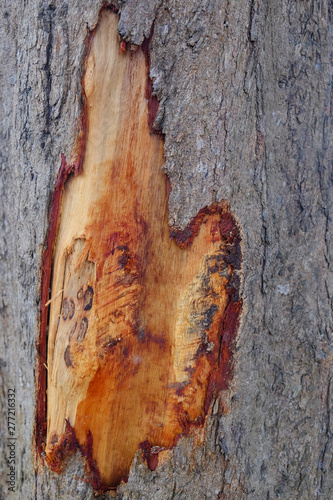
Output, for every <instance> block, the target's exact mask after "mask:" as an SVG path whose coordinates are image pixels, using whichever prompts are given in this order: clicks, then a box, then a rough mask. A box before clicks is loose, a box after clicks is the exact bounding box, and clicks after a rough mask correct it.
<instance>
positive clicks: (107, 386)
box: [36, 9, 242, 491]
mask: <svg viewBox="0 0 333 500" xmlns="http://www.w3.org/2000/svg"><path fill="white" fill-rule="evenodd" d="M116 27H117V19H116V16H115V14H114V13H111V11H110V10H109V9H104V10H103V11H102V13H101V16H100V22H99V24H98V26H97V28H96V30H95V31H94V33H93V36H92V37H91V39H90V45H89V48H88V56H87V60H86V66H85V68H86V69H85V72H86V76H85V79H84V89H85V94H84V95H85V96H86V97H84V105H85V107H84V110H85V111H84V119H83V124H84V125H83V127H82V128H83V130H84V132H82V134H81V136H80V137H81V139H80V147H81V155H80V156H79V158H80V160H78V162H77V163H76V164H75V165H74V164H73V165H71V166H68V165H67V163H66V160H65V158H64V157H63V159H62V164H61V169H60V172H59V178H58V181H57V185H56V189H55V193H54V196H53V205H52V211H51V217H50V231H49V236H48V239H47V244H46V250H45V252H44V256H43V270H42V297H41V301H42V305H41V334H40V342H39V378H38V387H39V398H38V408H37V422H36V424H37V425H36V435H37V446H38V450H39V451H40V452H42V451H44V448H45V451H46V456H47V462H48V464H49V465H50V467H51V468H52V469H53V470H54V471H60V470H61V469H62V467H63V464H64V462H65V459H66V457H67V456H68V455H69V454H70V453H72V452H73V451H75V450H76V449H80V450H81V453H82V454H83V456H84V457H85V459H86V463H87V467H88V470H89V475H90V480H91V483H92V485H93V487H94V488H95V490H96V491H106V490H108V489H112V488H115V487H116V486H117V485H118V484H119V483H120V482H121V481H122V480H124V481H126V480H127V478H128V474H129V470H130V467H131V463H132V461H133V458H134V456H135V453H136V452H137V451H138V450H141V453H142V457H143V460H144V461H145V462H146V464H147V466H148V467H149V469H150V470H155V469H156V468H157V467H158V461H159V454H160V453H161V452H162V451H164V450H170V449H172V448H173V447H174V446H175V445H176V444H177V441H178V440H179V438H180V437H181V436H184V435H187V434H188V433H189V432H196V429H198V428H200V427H202V426H203V425H204V422H205V417H206V415H207V413H208V411H209V408H210V405H211V403H212V400H213V398H215V397H217V395H218V393H219V392H220V391H221V390H224V389H226V388H227V387H228V384H229V382H230V380H231V378H232V373H233V363H232V355H233V348H234V341H235V338H236V334H237V329H238V326H239V318H240V313H241V307H242V302H241V299H240V297H239V289H240V282H239V272H240V269H241V261H242V255H241V247H240V244H241V237H240V231H239V228H238V226H237V224H236V222H235V220H234V218H233V216H232V214H231V213H230V212H229V210H228V206H227V204H226V203H219V204H214V205H211V206H210V207H204V208H203V209H202V210H200V212H199V213H198V214H197V216H196V217H195V218H194V219H193V220H192V221H191V223H190V224H189V225H188V226H187V227H186V228H185V229H184V230H182V231H180V230H177V229H175V228H169V226H168V222H167V221H168V211H167V201H168V196H169V193H170V190H171V186H170V184H169V182H168V179H167V178H166V176H164V175H163V174H162V173H161V166H162V164H163V137H162V135H161V134H159V135H158V136H157V135H156V134H155V135H154V134H152V133H151V126H152V124H153V121H154V117H155V116H156V113H157V110H158V103H157V101H156V99H155V98H154V97H153V96H152V83H151V81H150V80H149V78H147V74H149V51H148V44H149V41H146V42H145V43H144V45H143V47H142V48H139V49H138V50H136V51H135V52H134V51H132V52H131V51H130V49H129V48H128V47H126V44H124V43H122V44H121V45H120V46H119V41H118V39H117V31H116ZM115 47H116V48H115ZM104 52H105V54H104ZM110 54H111V56H110ZM108 58H109V59H108ZM112 65H114V68H115V69H114V70H113V69H112ZM110 68H111V69H110ZM110 71H111V73H108V72H110ZM112 71H113V73H112ZM110 75H111V76H110ZM112 75H113V76H112ZM118 75H121V76H118ZM111 77H112V78H111ZM118 77H119V78H120V83H119V82H118V83H117V78H118ZM147 80H148V83H147ZM117 85H118V86H117ZM110 89H112V91H111V90H110ZM117 89H118V90H119V89H121V91H119V92H118V90H117ZM117 99H118V100H117ZM147 101H148V105H147ZM104 108H105V109H104ZM119 109H120V110H121V112H118V111H119ZM110 117H113V118H112V119H113V120H114V121H115V122H114V123H115V124H114V123H113V122H112V120H111V118H110ZM110 120H111V123H110ZM86 123H87V129H88V133H87V135H86V132H85V130H86ZM82 137H84V140H82ZM84 152H85V157H84V161H83V154H84ZM81 171H82V172H81ZM72 173H73V174H75V175H77V174H79V173H81V175H78V176H77V178H75V179H73V178H71V179H70V180H69V181H68V177H69V176H70V174H72ZM71 177H72V176H71ZM77 181H79V182H80V184H79V183H78V182H77ZM84 189H86V195H83V194H82V193H83V191H84ZM63 190H64V195H63ZM60 208H61V210H60ZM60 212H62V213H61V216H60ZM72 213H76V214H77V215H76V219H75V220H76V223H75V224H72V225H70V224H71V223H69V222H68V221H70V220H71V219H70V217H69V214H72ZM56 236H57V239H56ZM51 264H52V273H53V274H52V296H51V298H52V301H51V306H50V307H51V310H50V319H49V322H48V323H47V312H46V311H47V309H46V308H45V303H46V302H47V301H48V299H49V296H48V290H49V286H50V282H51ZM47 326H48V328H49V330H48V339H49V340H48V342H49V345H48V356H47V360H46V332H47ZM46 363H47V365H48V401H47V421H48V426H47V429H46V401H45V393H46V373H45V370H44V368H43V366H44V365H45V364H46ZM45 446H46V447H45Z"/></svg>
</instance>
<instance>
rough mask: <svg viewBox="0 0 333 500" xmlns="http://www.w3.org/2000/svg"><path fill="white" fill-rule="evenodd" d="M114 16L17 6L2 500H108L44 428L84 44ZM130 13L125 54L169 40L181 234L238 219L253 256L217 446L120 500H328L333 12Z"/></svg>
mask: <svg viewBox="0 0 333 500" xmlns="http://www.w3.org/2000/svg"><path fill="white" fill-rule="evenodd" d="M103 3H104V2H103V1H100V2H96V1H93V0H87V1H86V2H84V3H82V2H78V1H74V2H68V3H67V2H63V1H60V0H54V1H51V0H45V1H42V0H30V1H25V0H23V1H18V0H10V1H9V0H4V1H3V2H2V3H1V6H0V12H1V20H2V21H1V24H0V40H1V47H2V58H1V61H2V65H1V69H0V71H1V81H2V86H1V108H0V116H1V160H2V161H1V181H0V187H1V195H0V200H1V213H2V225H1V236H2V237H1V247H0V251H1V262H2V265H1V271H0V272H1V283H2V296H1V320H2V327H1V328H2V331H1V333H2V335H1V351H0V352H1V355H0V368H1V401H2V402H1V409H2V411H1V429H2V430H1V449H0V450H1V451H0V453H1V461H0V462H1V483H0V485H1V486H0V487H1V490H0V496H1V498H11V497H12V498H27V499H30V498H31V499H33V498H38V499H44V498H50V499H52V498H54V499H55V498H63V499H66V498H68V499H69V498H71V499H89V498H91V499H92V498H94V491H93V487H92V485H91V483H90V482H89V480H88V481H87V479H86V478H87V476H86V475H85V462H84V458H83V457H82V455H81V453H80V452H79V451H77V452H76V453H75V454H74V455H72V456H71V457H70V458H69V459H68V461H67V464H66V467H65V468H64V470H63V471H62V472H61V473H60V474H57V473H54V472H52V471H51V470H50V469H49V468H48V466H47V465H46V463H45V461H44V457H43V456H40V454H39V453H38V452H37V450H36V439H35V430H34V424H35V411H36V398H37V395H38V397H40V394H39V393H38V392H36V387H37V385H38V384H37V375H38V372H37V368H36V367H37V366H38V359H37V358H38V355H37V350H38V339H39V321H40V318H39V310H40V296H41V295H40V294H41V290H40V281H41V275H42V272H43V270H42V269H41V263H42V253H43V249H44V246H45V242H46V237H47V231H48V210H49V208H50V204H51V199H52V193H53V191H54V187H55V183H56V179H57V175H58V171H59V168H60V165H61V155H62V154H64V155H65V156H66V158H67V161H68V163H70V162H71V161H74V160H73V155H74V153H75V147H74V146H75V140H76V138H77V134H78V127H79V118H80V113H81V109H82V101H81V77H82V70H83V61H84V57H85V54H86V45H85V40H87V36H88V34H89V31H90V30H91V29H93V28H94V26H95V25H96V23H97V21H98V13H99V11H100V9H101V7H102V5H103ZM114 6H115V8H116V9H118V12H119V24H118V30H119V33H120V35H121V37H122V38H123V39H124V40H125V41H126V42H129V43H130V44H134V45H141V44H142V42H143V41H144V39H145V38H148V37H149V35H150V33H151V30H152V26H154V31H153V36H152V39H151V44H150V58H151V67H150V75H151V77H152V79H153V88H154V91H155V93H156V95H157V98H158V101H159V103H160V107H159V111H158V114H157V117H156V119H155V123H154V126H155V128H156V129H159V130H161V131H162V132H163V134H164V135H165V145H164V153H165V164H164V166H163V169H164V171H165V173H166V174H167V176H168V178H169V181H170V185H171V193H170V198H169V225H170V226H172V227H175V228H177V229H178V230H182V229H184V228H185V227H186V226H187V225H188V224H189V223H190V222H191V220H193V218H194V217H195V216H196V215H197V214H198V212H199V211H200V210H201V209H202V208H203V207H209V206H211V205H212V204H214V203H218V202H221V201H223V202H224V203H227V204H228V206H229V210H230V211H231V213H232V214H233V217H234V218H235V219H236V220H237V222H238V225H239V227H240V230H241V235H242V256H243V265H242V271H241V277H242V289H241V297H242V301H243V309H242V315H241V325H240V328H239V330H238V334H237V341H236V343H235V345H234V358H233V379H232V382H231V383H230V384H229V386H228V389H225V390H223V391H221V392H220V394H219V395H218V397H217V398H216V400H215V401H214V402H213V403H212V405H211V407H210V410H209V413H208V416H207V417H206V422H205V427H204V436H205V437H204V441H203V443H198V441H197V440H196V437H195V435H193V436H191V435H189V436H184V437H183V438H181V439H180V440H179V441H178V444H177V445H176V446H175V448H174V449H173V450H172V452H171V454H170V456H169V457H168V459H167V460H166V461H165V462H164V463H163V464H161V465H160V466H158V467H157V468H156V469H155V470H154V471H150V470H149V468H148V467H147V465H146V464H145V462H144V460H143V457H142V455H141V454H140V452H139V453H137V454H136V456H135V459H134V462H133V465H132V468H131V471H130V475H129V479H128V482H127V483H122V484H121V485H120V486H119V487H118V490H117V498H119V499H141V498H149V499H150V498H154V499H159V500H162V499H163V500H166V499H188V498H191V499H202V498H208V499H214V498H216V499H217V498H225V499H232V498H235V499H242V498H244V499H245V498H246V499H258V498H260V499H261V498H265V499H271V498H285V499H302V500H303V499H309V500H310V499H311V500H312V499H314V498H323V499H329V498H331V497H332V495H333V474H332V472H333V459H332V432H333V424H332V422H333V420H332V419H333V415H332V411H333V410H332V409H333V385H332V375H333V364H332V361H333V350H332V349H333V345H332V342H333V332H332V296H333V287H332V264H331V262H332V245H331V239H330V238H331V233H332V215H331V210H332V209H331V206H332V181H333V176H332V158H333V151H332V149H333V148H332V125H333V120H332V116H333V109H332V99H333V85H332V73H333V71H332V62H333V61H332V41H333V40H332V22H333V18H332V16H333V7H332V4H331V2H329V1H328V0H323V1H322V2H315V1H314V0H305V1H303V2H292V1H289V0H281V1H279V2H278V1H276V0H262V1H261V2H259V1H257V0H248V1H245V2H241V4H240V2H239V1H237V0H228V1H227V0H225V1H223V0H216V1H214V0H198V1H196V2H190V1H183V2H178V1H175V0H171V1H159V2H158V1H154V0H149V1H144V0H128V1H118V2H115V3H114ZM71 155H72V156H71ZM14 388H15V404H16V407H15V424H16V427H15V436H14V437H16V438H17V439H16V440H15V472H16V478H15V489H16V491H15V493H12V492H10V491H8V483H7V482H6V481H7V474H8V472H9V465H8V462H7V458H8V455H9V447H8V446H7V445H8V439H9V434H8V426H7V417H8V405H9V402H8V401H9V400H8V391H9V389H14ZM42 455H43V453H42ZM108 495H110V493H106V494H105V495H100V496H99V497H100V498H107V497H108Z"/></svg>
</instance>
